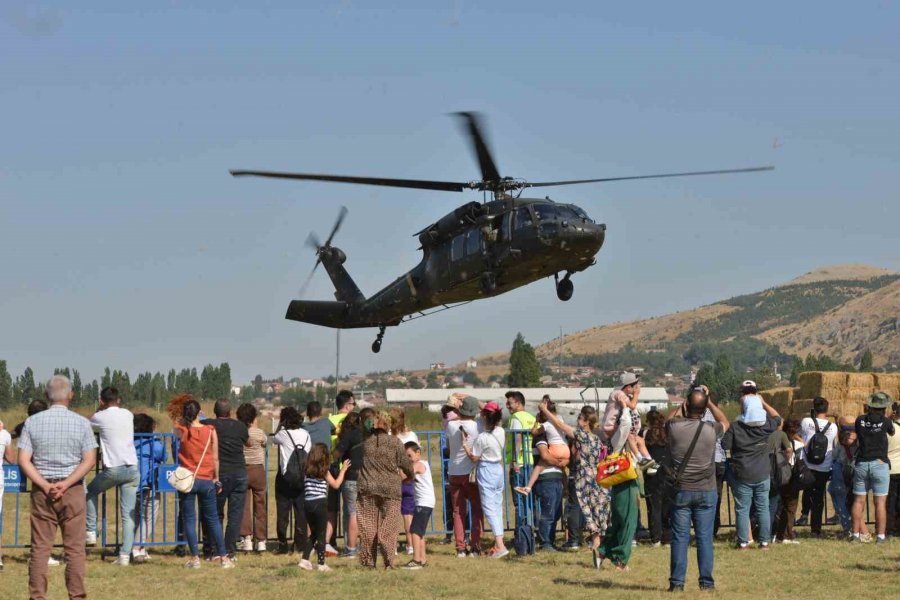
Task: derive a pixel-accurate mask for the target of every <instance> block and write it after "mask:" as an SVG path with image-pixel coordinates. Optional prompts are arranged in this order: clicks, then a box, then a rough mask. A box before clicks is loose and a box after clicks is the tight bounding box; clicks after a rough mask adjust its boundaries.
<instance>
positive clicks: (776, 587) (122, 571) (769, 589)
mask: <svg viewBox="0 0 900 600" xmlns="http://www.w3.org/2000/svg"><path fill="white" fill-rule="evenodd" d="M691 550H692V552H693V548H692V549H691ZM429 554H430V555H429V565H428V567H426V568H425V569H423V570H421V571H404V570H399V569H398V570H394V571H387V572H386V571H384V570H382V569H378V570H368V569H363V568H361V567H359V566H358V565H357V563H356V561H355V560H347V559H337V558H335V559H329V563H328V564H329V565H330V566H331V567H333V569H334V571H333V572H331V573H310V572H306V571H301V570H300V569H298V568H297V567H296V566H295V564H296V562H297V557H296V556H277V555H273V554H266V555H246V556H241V557H240V558H239V561H238V566H237V568H236V569H234V570H231V571H224V570H222V569H220V568H219V567H215V566H212V565H213V563H204V565H203V567H202V568H201V569H200V570H199V571H185V570H184V569H183V568H182V566H181V565H182V563H183V559H181V558H178V557H176V556H174V555H173V554H171V553H170V552H168V551H167V552H165V553H159V554H155V555H154V556H153V558H152V560H151V561H150V562H148V563H145V564H141V565H132V566H130V567H127V568H123V567H115V566H113V565H112V564H111V563H110V562H109V561H105V562H104V561H103V560H101V559H100V556H99V553H98V552H97V551H92V553H91V555H90V557H89V562H88V581H87V585H88V593H89V596H90V597H91V598H102V599H107V598H109V599H113V598H117V599H118V598H123V599H124V598H141V597H144V598H148V599H149V598H180V597H185V596H189V597H192V598H198V599H202V598H249V599H252V600H283V599H285V598H289V597H294V598H326V597H327V598H366V599H369V600H378V599H382V598H384V599H388V598H390V599H398V598H410V599H412V598H469V599H471V598H510V599H512V598H522V597H523V596H529V595H531V596H534V595H538V596H539V597H541V598H545V599H546V598H553V599H563V598H584V597H588V596H589V597H591V598H621V597H623V596H630V595H633V594H639V595H640V596H641V597H642V598H654V597H658V596H663V597H665V596H670V594H667V593H666V589H667V587H668V564H669V552H668V548H667V547H662V548H652V547H650V546H647V545H641V546H640V547H638V548H637V549H635V553H634V555H633V558H632V562H631V569H632V570H631V572H629V573H617V572H615V571H613V570H609V569H604V570H602V571H595V570H593V569H591V568H590V567H589V563H590V552H588V551H581V552H576V553H556V554H550V555H547V554H540V553H539V554H538V555H536V556H532V557H527V558H510V559H501V560H499V561H494V560H492V559H488V558H479V559H475V558H467V559H458V558H456V557H455V556H454V554H453V553H452V550H451V547H450V546H441V545H438V544H436V543H431V544H430V547H429ZM26 556H27V555H26V553H25V552H24V551H9V552H7V553H6V557H5V563H6V569H5V571H4V572H3V573H2V574H0V598H4V599H5V598H10V599H11V598H23V597H25V594H26V590H27V558H26ZM405 558H406V557H405V556H402V557H399V559H398V563H399V564H403V563H404V562H405ZM898 559H900V541H896V542H892V543H888V544H885V545H879V546H876V545H875V544H865V545H855V546H851V545H850V544H848V543H847V542H845V541H843V540H839V539H824V540H811V539H803V540H802V543H801V544H800V545H798V546H781V545H779V546H776V547H774V548H772V549H771V550H769V551H768V552H763V551H760V550H750V551H743V552H741V551H738V550H734V549H732V548H731V547H730V544H729V543H728V542H726V541H725V540H724V539H722V540H721V541H719V542H717V544H716V569H715V578H716V585H717V587H718V595H719V596H721V597H725V598H829V597H835V596H836V595H837V596H845V595H848V594H852V595H853V597H855V598H859V599H862V598H891V597H896V593H897V576H898V574H900V570H898ZM696 579H697V572H696V562H695V561H694V557H693V555H692V556H691V558H690V563H689V567H688V582H687V586H686V589H687V592H686V593H687V594H690V595H692V596H694V595H696V594H697V593H698V592H697V583H696ZM50 585H51V593H50V595H49V597H50V598H58V599H62V598H65V597H66V596H65V587H64V585H65V584H64V579H63V567H55V568H52V569H51V582H50Z"/></svg>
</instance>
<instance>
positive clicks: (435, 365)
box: [431, 362, 447, 371]
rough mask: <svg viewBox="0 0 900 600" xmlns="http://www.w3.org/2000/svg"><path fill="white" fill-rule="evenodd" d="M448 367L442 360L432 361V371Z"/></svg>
mask: <svg viewBox="0 0 900 600" xmlns="http://www.w3.org/2000/svg"><path fill="white" fill-rule="evenodd" d="M446 368H447V367H446V366H445V365H444V363H442V362H433V363H431V370H432V371H442V370H444V369H446Z"/></svg>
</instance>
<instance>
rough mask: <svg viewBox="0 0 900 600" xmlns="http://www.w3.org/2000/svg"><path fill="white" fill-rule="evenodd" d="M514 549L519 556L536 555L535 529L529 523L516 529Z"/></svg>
mask: <svg viewBox="0 0 900 600" xmlns="http://www.w3.org/2000/svg"><path fill="white" fill-rule="evenodd" d="M513 548H514V549H515V551H516V554H517V555H518V556H528V555H529V554H534V528H533V527H532V526H531V525H529V524H528V523H522V524H521V525H519V526H518V527H516V533H515V535H514V536H513Z"/></svg>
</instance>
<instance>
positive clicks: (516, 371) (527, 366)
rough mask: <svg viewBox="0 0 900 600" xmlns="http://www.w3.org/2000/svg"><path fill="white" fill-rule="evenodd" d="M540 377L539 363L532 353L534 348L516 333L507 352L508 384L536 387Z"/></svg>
mask: <svg viewBox="0 0 900 600" xmlns="http://www.w3.org/2000/svg"><path fill="white" fill-rule="evenodd" d="M540 379H541V364H540V363H539V362H538V359H537V357H536V356H535V354H534V348H533V347H532V346H531V344H529V343H528V342H526V341H525V338H524V336H522V334H521V333H519V334H517V335H516V339H515V340H514V341H513V345H512V350H511V351H510V353H509V379H508V381H509V385H510V386H512V387H538V385H540Z"/></svg>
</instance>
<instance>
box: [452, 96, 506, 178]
mask: <svg viewBox="0 0 900 600" xmlns="http://www.w3.org/2000/svg"><path fill="white" fill-rule="evenodd" d="M456 115H457V116H459V117H460V118H461V119H462V120H463V129H465V131H466V132H467V133H468V134H469V137H470V138H472V146H473V147H474V148H475V156H476V158H478V166H479V167H480V168H481V180H482V181H488V182H490V181H500V171H499V170H497V165H496V163H494V158H493V157H492V156H491V150H490V148H488V145H487V142H486V141H485V138H484V135H483V134H482V133H481V131H482V128H481V125H480V121H481V117H480V116H479V114H478V113H475V112H458V113H456Z"/></svg>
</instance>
